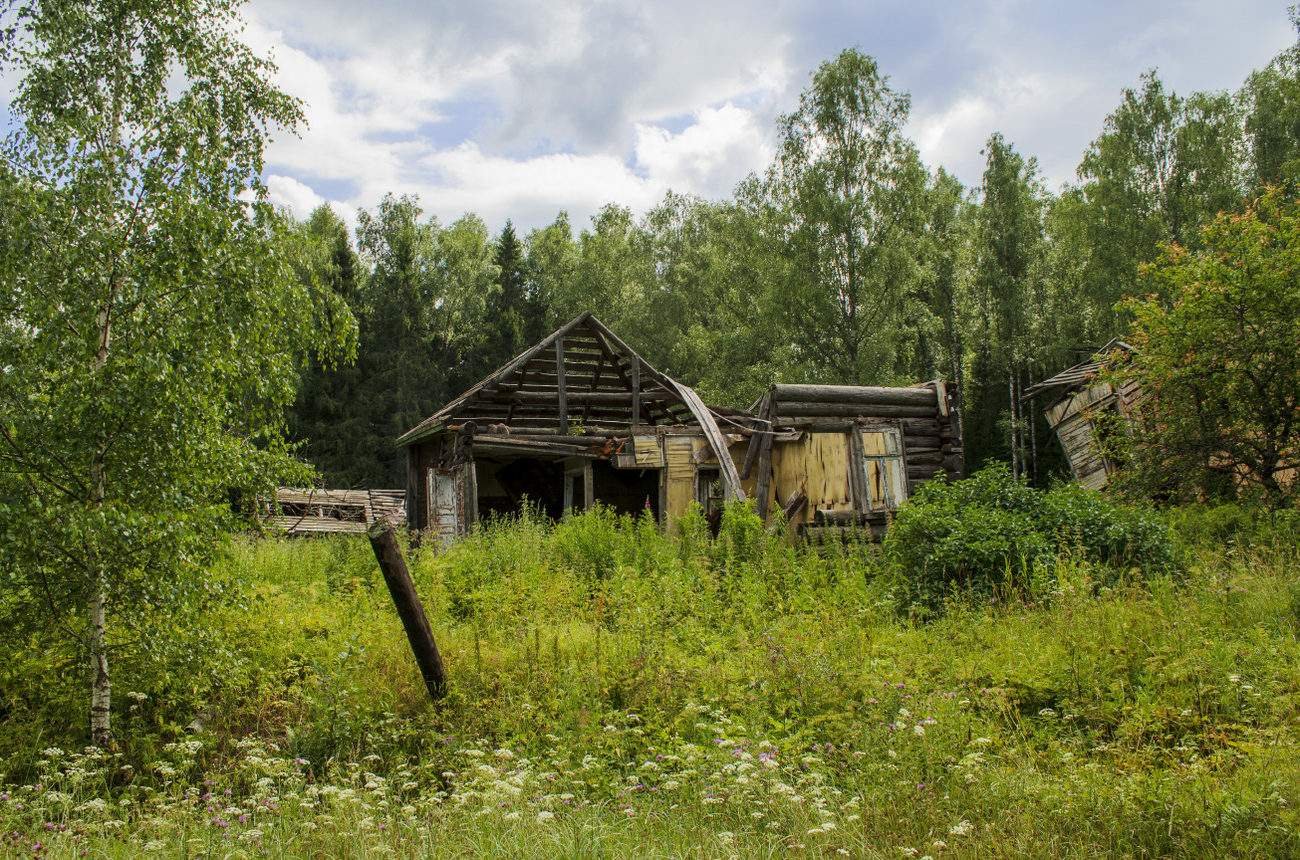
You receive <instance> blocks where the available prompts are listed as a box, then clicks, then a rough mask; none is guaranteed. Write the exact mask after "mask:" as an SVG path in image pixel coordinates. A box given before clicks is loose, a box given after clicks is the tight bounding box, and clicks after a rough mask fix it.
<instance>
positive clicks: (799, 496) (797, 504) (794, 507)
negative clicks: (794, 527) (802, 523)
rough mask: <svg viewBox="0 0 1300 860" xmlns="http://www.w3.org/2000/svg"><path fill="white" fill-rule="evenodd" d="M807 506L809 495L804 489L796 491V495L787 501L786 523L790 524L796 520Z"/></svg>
mask: <svg viewBox="0 0 1300 860" xmlns="http://www.w3.org/2000/svg"><path fill="white" fill-rule="evenodd" d="M807 504H808V494H807V493H805V492H804V491H803V489H802V488H800V489H798V490H795V491H794V493H793V494H792V495H791V496H790V498H789V499H786V502H785V519H786V522H789V521H790V520H792V519H794V517H795V516H796V515H797V514H798V513H799V512H800V511H802V510H803V509H804V507H805V506H806V505H807Z"/></svg>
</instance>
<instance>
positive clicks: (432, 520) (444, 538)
mask: <svg viewBox="0 0 1300 860" xmlns="http://www.w3.org/2000/svg"><path fill="white" fill-rule="evenodd" d="M459 484H460V481H459V475H458V474H457V470H454V469H430V470H429V520H428V522H429V531H430V532H432V533H433V534H434V535H435V536H437V538H438V540H439V541H441V542H442V544H443V546H446V545H447V544H449V543H451V542H452V541H453V540H455V539H456V537H457V536H459V535H460V534H461V531H462V530H461V520H462V517H461V506H460V498H459V496H460V494H459V492H458V490H459Z"/></svg>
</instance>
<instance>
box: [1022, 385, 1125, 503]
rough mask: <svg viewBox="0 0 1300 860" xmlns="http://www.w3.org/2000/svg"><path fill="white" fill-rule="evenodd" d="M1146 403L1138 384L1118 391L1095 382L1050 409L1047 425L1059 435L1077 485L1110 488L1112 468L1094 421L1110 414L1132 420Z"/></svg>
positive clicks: (1094, 488)
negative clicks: (1101, 445)
mask: <svg viewBox="0 0 1300 860" xmlns="http://www.w3.org/2000/svg"><path fill="white" fill-rule="evenodd" d="M1142 399H1143V397H1142V391H1141V388H1140V387H1138V386H1137V385H1135V384H1128V385H1125V386H1123V387H1122V388H1121V389H1120V390H1119V391H1116V390H1115V388H1114V386H1112V385H1111V384H1110V383H1108V382H1094V383H1093V384H1092V385H1089V386H1088V387H1086V388H1083V389H1081V390H1079V391H1075V392H1073V393H1071V394H1069V395H1067V396H1066V397H1064V398H1062V399H1061V400H1060V401H1058V402H1057V403H1055V404H1053V405H1052V406H1050V407H1048V409H1047V410H1046V412H1045V413H1044V414H1045V415H1046V417H1047V423H1048V425H1049V426H1050V427H1051V428H1052V430H1053V431H1055V433H1056V438H1057V440H1058V441H1060V443H1061V448H1062V449H1063V450H1064V451H1065V456H1066V460H1067V461H1068V462H1069V464H1070V471H1071V472H1072V473H1073V475H1074V479H1075V480H1076V481H1078V482H1079V483H1080V484H1082V485H1083V486H1085V487H1087V488H1089V489H1092V490H1100V489H1101V488H1102V487H1105V486H1106V483H1107V480H1108V478H1109V477H1110V472H1111V466H1110V463H1108V462H1107V460H1106V458H1105V457H1104V456H1102V452H1101V448H1100V446H1099V444H1098V439H1097V424H1096V421H1095V420H1094V419H1095V418H1096V416H1097V415H1099V414H1101V413H1103V412H1110V411H1119V412H1120V413H1121V414H1123V415H1125V416H1127V417H1129V418H1130V419H1131V418H1132V415H1133V411H1134V410H1135V409H1136V408H1137V406H1139V405H1140V404H1141V401H1142Z"/></svg>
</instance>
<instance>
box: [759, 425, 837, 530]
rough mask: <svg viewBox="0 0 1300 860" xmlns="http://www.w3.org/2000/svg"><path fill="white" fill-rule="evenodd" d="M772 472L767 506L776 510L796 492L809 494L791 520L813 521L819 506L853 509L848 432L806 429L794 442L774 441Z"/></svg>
mask: <svg viewBox="0 0 1300 860" xmlns="http://www.w3.org/2000/svg"><path fill="white" fill-rule="evenodd" d="M772 472H773V481H772V497H771V499H770V502H771V504H770V507H769V509H770V510H779V509H780V508H781V507H783V506H784V505H785V503H786V502H787V501H788V500H789V499H790V498H792V497H793V496H795V495H796V494H798V493H799V492H803V493H804V495H806V496H807V498H808V504H807V505H805V506H804V508H803V510H802V511H800V513H799V514H798V515H797V516H796V517H795V518H794V522H797V523H808V522H812V519H813V517H814V516H815V515H816V512H817V511H818V510H823V511H851V510H852V507H853V503H852V492H851V491H850V489H849V437H848V434H847V433H806V434H804V436H803V438H802V439H800V440H798V441H797V442H784V443H777V444H776V445H774V446H773V448H772Z"/></svg>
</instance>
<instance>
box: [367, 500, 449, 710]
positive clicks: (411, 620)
mask: <svg viewBox="0 0 1300 860" xmlns="http://www.w3.org/2000/svg"><path fill="white" fill-rule="evenodd" d="M369 537H370V547H371V549H373V550H374V551H375V560H376V561H378V562H379V570H380V572H381V573H383V575H384V584H386V585H387V586H388V593H389V594H390V595H391V596H392V598H393V606H394V608H396V610H397V616H398V617H399V618H400V619H401V620H402V627H403V628H404V629H405V630H406V639H407V641H408V642H410V644H411V653H412V655H414V657H415V663H416V665H417V666H419V667H420V676H421V677H422V678H423V679H424V686H425V689H427V690H428V691H429V698H430V699H432V700H433V701H435V702H436V701H437V700H438V699H441V698H442V697H443V696H445V695H446V694H447V670H446V667H445V666H443V663H442V654H440V653H439V651H438V644H437V643H436V642H434V641H433V631H432V630H431V629H430V628H429V618H428V616H427V615H425V614H424V605H423V604H421V603H420V596H419V595H418V594H417V593H416V591H415V583H414V582H412V581H411V574H410V571H408V570H407V568H406V559H405V558H403V557H402V548H401V547H400V546H399V545H398V543H397V535H396V533H395V532H394V531H393V525H392V523H387V522H383V523H379V522H377V523H375V524H374V526H372V527H371V528H370V532H369Z"/></svg>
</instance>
